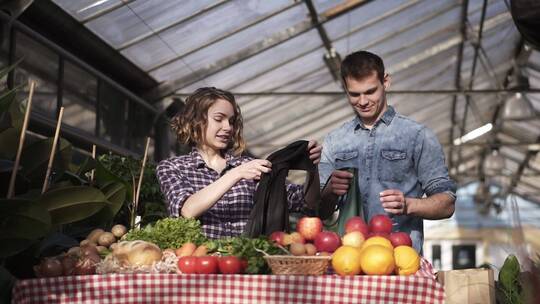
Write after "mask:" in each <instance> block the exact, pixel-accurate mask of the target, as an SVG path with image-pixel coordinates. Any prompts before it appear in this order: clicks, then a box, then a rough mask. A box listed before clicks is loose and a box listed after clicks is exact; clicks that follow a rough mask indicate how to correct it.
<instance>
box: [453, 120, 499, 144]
mask: <svg viewBox="0 0 540 304" xmlns="http://www.w3.org/2000/svg"><path fill="white" fill-rule="evenodd" d="M491 129H493V125H492V124H491V123H488V124H485V125H483V126H481V127H480V128H478V129H474V130H472V131H471V132H469V133H467V134H465V135H463V136H461V137H459V138H456V139H454V146H459V145H461V144H462V143H466V142H468V141H470V140H473V139H475V138H477V137H480V136H482V135H484V134H486V133H487V132H489V131H491Z"/></svg>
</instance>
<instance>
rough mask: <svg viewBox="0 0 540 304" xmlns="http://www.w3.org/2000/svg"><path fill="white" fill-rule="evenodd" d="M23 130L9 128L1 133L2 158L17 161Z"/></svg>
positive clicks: (0, 150) (0, 148) (0, 155)
mask: <svg viewBox="0 0 540 304" xmlns="http://www.w3.org/2000/svg"><path fill="white" fill-rule="evenodd" d="M20 135H21V130H17V129H15V128H7V129H5V130H3V131H2V132H0V142H1V143H2V145H0V157H1V158H6V159H15V155H16V154H17V147H18V146H19V137H20Z"/></svg>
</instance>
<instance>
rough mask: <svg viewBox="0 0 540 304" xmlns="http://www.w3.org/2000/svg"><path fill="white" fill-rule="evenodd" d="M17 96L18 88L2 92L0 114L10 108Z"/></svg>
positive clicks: (0, 95)
mask: <svg viewBox="0 0 540 304" xmlns="http://www.w3.org/2000/svg"><path fill="white" fill-rule="evenodd" d="M15 96H17V91H16V90H9V91H5V92H2V93H0V114H1V113H5V112H7V110H9V108H10V107H11V103H12V102H13V101H14V100H15Z"/></svg>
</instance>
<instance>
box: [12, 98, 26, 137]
mask: <svg viewBox="0 0 540 304" xmlns="http://www.w3.org/2000/svg"><path fill="white" fill-rule="evenodd" d="M27 103H28V98H25V99H23V100H21V101H17V102H12V103H11V106H10V107H9V117H10V119H11V126H12V127H13V128H15V129H17V130H20V129H22V125H23V121H24V114H25V112H26V106H27Z"/></svg>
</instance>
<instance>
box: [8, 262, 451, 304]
mask: <svg viewBox="0 0 540 304" xmlns="http://www.w3.org/2000/svg"><path fill="white" fill-rule="evenodd" d="M426 263H427V262H425V261H422V269H421V270H420V271H419V272H418V273H417V274H416V275H412V276H397V275H392V276H365V275H363V276H354V277H340V276H338V275H323V276H284V275H219V274H210V275H195V274H182V275H178V274H108V275H88V276H65V277H56V278H41V279H30V280H21V281H19V282H17V284H16V285H15V287H14V289H13V303H442V302H443V300H444V290H443V288H442V286H441V285H440V284H439V283H438V282H437V281H436V279H435V276H434V275H433V271H432V268H431V265H429V263H427V264H426Z"/></svg>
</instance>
